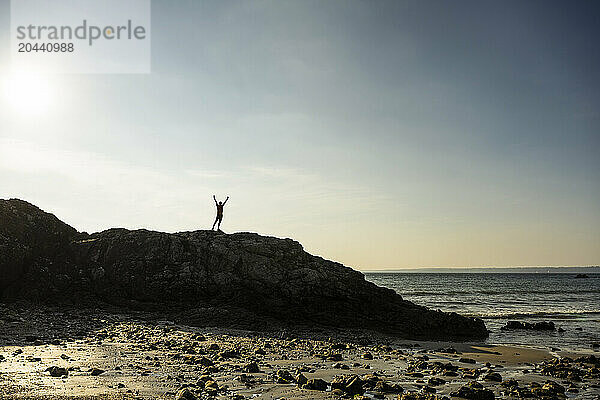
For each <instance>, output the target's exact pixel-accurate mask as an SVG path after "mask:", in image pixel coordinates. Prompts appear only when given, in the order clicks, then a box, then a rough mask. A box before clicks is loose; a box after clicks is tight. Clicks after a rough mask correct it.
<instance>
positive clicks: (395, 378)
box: [0, 308, 600, 399]
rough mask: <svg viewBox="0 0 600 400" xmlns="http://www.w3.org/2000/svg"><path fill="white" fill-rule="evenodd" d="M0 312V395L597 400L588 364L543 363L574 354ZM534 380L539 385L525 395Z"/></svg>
mask: <svg viewBox="0 0 600 400" xmlns="http://www.w3.org/2000/svg"><path fill="white" fill-rule="evenodd" d="M4 311H5V312H4V314H5V315H4V319H2V318H3V317H2V316H0V388H1V391H0V398H2V399H80V398H81V399H130V398H131V399H175V398H185V399H193V398H194V397H192V396H195V398H201V399H209V398H218V399H242V398H245V399H249V398H258V399H334V398H343V397H346V398H350V397H353V396H356V397H355V398H386V399H396V398H404V399H413V398H414V399H419V398H423V399H433V398H436V396H437V397H439V398H441V397H443V396H447V397H450V396H451V394H454V395H456V394H457V393H459V391H460V390H461V387H470V388H471V389H470V390H471V391H472V392H476V391H479V392H477V393H478V395H481V396H485V395H489V392H493V394H494V395H495V396H496V398H498V397H507V396H508V393H512V394H513V395H514V394H515V393H517V389H518V390H521V389H522V390H524V391H527V390H529V391H530V392H531V390H533V392H531V393H533V394H534V396H533V397H540V396H542V395H544V396H546V398H565V396H569V397H577V398H596V396H598V395H600V389H599V388H600V386H599V379H598V378H599V375H598V365H594V364H593V363H592V364H590V363H587V364H585V363H581V362H574V361H569V362H567V363H566V364H564V365H568V366H570V367H569V368H571V367H572V368H573V371H575V373H576V374H575V375H573V373H574V372H573V371H571V375H569V376H568V377H567V375H564V374H563V372H564V368H562V367H560V368H558V367H556V366H555V365H554V364H550V367H549V366H548V365H549V364H548V363H556V362H557V361H556V360H558V359H559V357H569V359H563V360H570V359H575V358H578V357H581V356H583V355H585V354H583V353H579V354H574V353H568V352H564V353H563V352H559V353H558V354H557V353H553V352H551V351H549V350H544V349H532V348H518V347H511V346H491V345H486V344H468V343H450V342H416V341H407V340H398V339H395V338H390V337H386V336H383V335H376V334H372V333H369V332H359V331H353V332H349V331H332V332H323V331H320V332H317V333H315V334H313V335H311V334H310V333H309V334H307V333H306V332H294V331H292V330H289V331H280V332H270V333H264V332H253V331H241V330H234V329H223V328H211V327H203V328H196V327H189V326H184V325H177V324H175V323H173V322H172V321H166V320H162V321H161V320H158V319H157V318H156V316H153V315H149V314H140V313H137V314H136V313H130V314H121V313H111V312H106V311H102V312H101V311H93V310H87V311H73V310H67V311H64V310H57V309H39V310H31V309H20V310H17V309H14V308H4ZM7 315H8V317H7ZM589 354H593V352H592V351H591V350H590V352H589ZM596 354H597V353H596ZM592 361H593V359H592ZM560 365H563V364H560ZM52 367H57V368H54V369H51V368H52ZM552 368H554V369H552ZM49 369H50V370H49ZM554 371H556V373H555V372H554ZM577 371H581V373H579V372H577ZM567 372H569V371H567ZM554 373H555V375H556V376H552V374H554ZM52 374H54V375H56V376H52ZM549 374H550V375H549ZM355 375H356V376H357V377H358V380H357V381H354V383H352V380H353V377H354V376H355ZM563 375H564V377H562V378H561V377H559V376H563ZM344 377H346V378H344ZM498 379H500V380H501V382H500V381H498ZM511 379H515V380H516V384H517V386H516V387H515V382H513V381H511ZM304 380H308V384H305V382H304ZM320 380H322V381H320ZM549 381H552V382H555V383H556V384H559V386H558V387H556V386H554V384H548V382H549ZM357 382H358V384H357ZM473 382H476V383H473ZM507 382H508V383H507ZM299 383H300V385H299ZM536 383H539V384H540V388H539V390H537V389H532V388H535V387H536ZM323 385H324V386H323ZM544 385H545V386H544ZM319 386H323V387H319ZM542 387H544V388H546V389H544V390H542ZM561 388H562V389H561ZM316 389H319V390H316ZM320 389H324V390H320ZM486 390H487V391H489V392H487V391H486ZM536 390H537V392H536ZM562 391H564V393H563V392H562ZM460 393H462V394H469V393H471V392H469V391H468V390H467V389H463V390H462V392H460ZM538 395H539V396H538ZM360 396H362V397H360ZM551 396H555V397H551ZM454 397H456V396H454ZM480 398H484V397H480ZM540 398H541V397H540Z"/></svg>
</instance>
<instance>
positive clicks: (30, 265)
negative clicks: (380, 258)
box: [0, 199, 487, 339]
mask: <svg viewBox="0 0 600 400" xmlns="http://www.w3.org/2000/svg"><path fill="white" fill-rule="evenodd" d="M0 251H1V252H0V277H2V279H1V280H0V282H1V283H0V295H1V296H2V297H3V298H4V299H5V300H11V299H16V298H27V299H30V300H38V301H41V300H43V301H71V302H77V301H80V300H82V299H84V298H88V299H99V300H103V301H107V302H111V303H114V304H123V303H127V302H130V301H135V302H136V304H137V305H138V306H140V305H141V306H142V307H153V306H154V305H162V306H164V305H168V306H169V307H174V308H180V309H181V310H188V311H187V312H188V313H189V312H193V310H204V311H205V313H206V310H211V309H212V308H215V307H233V308H234V309H241V310H242V311H243V312H242V314H243V315H244V318H252V316H253V315H255V316H265V317H268V318H274V319H276V320H278V321H288V322H294V323H306V324H311V325H314V324H319V325H323V326H335V327H352V328H369V329H375V330H378V331H382V332H387V333H391V334H396V335H400V336H404V337H411V338H429V339H433V338H440V339H450V338H454V339H474V338H485V337H487V330H486V329H485V326H484V324H483V322H482V321H481V320H478V319H473V318H465V317H462V316H460V315H458V314H455V313H443V312H436V311H431V310H428V309H426V308H424V307H421V306H417V305H415V304H413V303H411V302H408V301H405V300H403V299H402V297H401V296H399V295H398V294H396V293H395V292H394V291H392V290H390V289H386V288H381V287H378V286H376V285H374V284H373V283H370V282H367V281H366V280H365V278H364V275H363V274H361V273H360V272H358V271H355V270H353V269H351V268H347V267H344V266H343V265H341V264H339V263H335V262H332V261H328V260H324V259H322V258H320V257H316V256H313V255H310V254H308V253H307V252H305V251H304V250H303V248H302V246H301V245H300V244H299V243H298V242H295V241H293V240H291V239H278V238H273V237H264V236H260V235H258V234H255V233H234V234H223V233H217V232H212V231H194V232H181V233H174V234H167V233H161V232H154V231H147V230H136V231H129V230H126V229H109V230H107V231H103V232H99V233H94V234H92V235H87V234H79V233H77V231H76V230H75V229H73V228H71V227H70V226H68V225H66V224H64V223H63V222H61V221H59V220H58V219H57V218H56V217H54V216H53V215H51V214H47V213H44V212H43V211H41V210H40V209H38V208H37V207H35V206H33V205H31V204H29V203H26V202H24V201H21V200H14V199H13V200H0ZM128 304H129V303H128ZM190 310H191V311H190ZM208 312H209V313H210V311H208ZM198 322H201V321H198Z"/></svg>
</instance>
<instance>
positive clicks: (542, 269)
mask: <svg viewBox="0 0 600 400" xmlns="http://www.w3.org/2000/svg"><path fill="white" fill-rule="evenodd" d="M356 269H357V270H358V271H360V272H362V273H533V272H535V273H565V274H573V273H575V274H577V273H585V274H600V265H564V266H557V265H553V266H539V265H532V266H483V267H416V268H378V269H364V268H356Z"/></svg>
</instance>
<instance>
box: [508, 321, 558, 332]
mask: <svg viewBox="0 0 600 400" xmlns="http://www.w3.org/2000/svg"><path fill="white" fill-rule="evenodd" d="M500 329H502V330H504V331H505V330H511V329H527V330H532V331H553V330H554V329H556V327H555V326H554V322H552V321H541V322H534V323H532V322H521V321H508V322H507V323H506V325H504V326H503V327H502V328H500Z"/></svg>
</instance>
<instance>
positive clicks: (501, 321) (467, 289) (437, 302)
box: [365, 268, 600, 351]
mask: <svg viewBox="0 0 600 400" xmlns="http://www.w3.org/2000/svg"><path fill="white" fill-rule="evenodd" d="M515 270H516V271H518V272H514V271H515ZM451 271H452V270H448V271H443V272H439V271H438V272H366V273H365V276H366V279H367V280H369V281H371V282H373V283H375V284H377V285H379V286H384V287H388V288H390V289H393V290H395V291H396V292H397V293H398V294H400V295H401V296H402V297H403V298H404V299H405V300H409V301H412V302H413V303H416V304H419V305H423V306H426V307H429V308H432V309H436V310H437V309H440V310H442V311H448V312H452V311H453V312H456V313H459V314H462V315H466V316H472V317H479V318H481V319H483V321H484V322H485V325H486V327H487V328H488V330H490V331H491V332H490V336H489V338H488V339H487V341H486V343H489V344H510V345H518V346H526V347H537V348H549V349H555V350H556V349H560V350H588V351H589V350H591V349H592V344H593V343H599V344H600V268H592V269H586V270H585V271H586V272H584V273H585V276H587V277H577V273H575V271H579V270H574V269H573V270H572V271H573V272H564V270H563V269H561V270H558V269H556V268H553V269H544V268H541V269H535V270H532V269H529V268H527V269H525V268H524V269H523V270H520V271H519V269H517V268H515V269H510V270H509V271H510V272H501V271H494V272H481V271H477V272H471V271H469V272H465V271H462V272H451ZM557 271H561V272H557ZM566 271H568V270H566ZM590 271H592V272H590ZM507 321H523V322H538V321H552V322H554V324H555V325H556V328H557V329H556V330H555V331H529V330H501V329H500V328H501V327H502V326H504V325H506V323H507ZM558 328H562V330H564V332H559V329H558ZM596 350H597V351H598V350H599V349H598V348H596Z"/></svg>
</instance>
